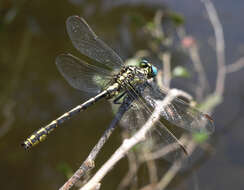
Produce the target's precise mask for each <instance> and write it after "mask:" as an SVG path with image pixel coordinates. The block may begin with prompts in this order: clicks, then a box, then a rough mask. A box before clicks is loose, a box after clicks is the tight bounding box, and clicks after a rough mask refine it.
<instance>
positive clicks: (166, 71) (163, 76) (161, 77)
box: [157, 51, 171, 88]
mask: <svg viewBox="0 0 244 190" xmlns="http://www.w3.org/2000/svg"><path fill="white" fill-rule="evenodd" d="M159 59H160V60H161V62H162V63H163V72H162V71H161V70H160V71H159V73H158V75H157V79H158V80H157V81H158V86H159V87H160V88H165V87H167V88H169V87H170V82H171V54H170V52H169V51H166V52H164V53H160V54H159ZM162 82H163V83H162Z"/></svg>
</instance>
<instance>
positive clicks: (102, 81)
mask: <svg viewBox="0 0 244 190" xmlns="http://www.w3.org/2000/svg"><path fill="white" fill-rule="evenodd" d="M56 65H57V67H58V70H59V72H60V73H61V74H62V76H63V77H64V78H65V79H66V80H67V81H68V83H69V84H70V85H71V86H72V87H74V88H76V89H78V90H82V91H86V92H92V93H97V92H99V91H100V90H101V89H102V88H103V87H104V86H105V85H106V84H107V83H108V81H109V79H110V77H111V76H110V73H109V72H108V71H107V70H104V69H102V68H98V67H96V66H94V65H91V64H88V63H87V62H85V61H83V60H80V59H79V58H77V57H75V56H73V55H71V54H61V55H59V56H58V57H57V58H56Z"/></svg>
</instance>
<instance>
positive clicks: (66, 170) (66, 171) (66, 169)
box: [57, 162, 73, 179]
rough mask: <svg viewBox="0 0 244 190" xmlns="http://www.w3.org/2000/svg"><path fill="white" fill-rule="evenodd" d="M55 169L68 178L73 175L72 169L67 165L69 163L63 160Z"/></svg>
mask: <svg viewBox="0 0 244 190" xmlns="http://www.w3.org/2000/svg"><path fill="white" fill-rule="evenodd" d="M57 169H58V170H59V171H60V172H61V173H63V174H64V175H65V176H66V178H67V179H68V178H70V177H71V176H72V175H73V170H72V168H71V167H70V166H69V164H67V163H65V162H61V163H59V164H58V165H57Z"/></svg>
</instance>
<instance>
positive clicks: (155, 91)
mask: <svg viewBox="0 0 244 190" xmlns="http://www.w3.org/2000/svg"><path fill="white" fill-rule="evenodd" d="M166 94H167V92H166V91H162V90H160V89H159V88H158V87H156V86H151V85H149V86H148V88H147V89H145V93H144V94H143V98H144V99H145V100H146V101H147V103H148V104H150V105H151V106H155V105H156V104H155V100H158V99H163V98H164V97H165V96H166ZM161 115H162V116H163V118H164V119H165V120H167V121H169V122H170V123H171V124H173V125H175V126H178V127H181V128H183V129H186V130H189V131H191V132H198V133H208V134H211V133H213V132H214V124H213V121H212V119H211V118H210V116H208V115H206V114H204V113H202V112H200V111H199V110H197V109H195V108H193V107H191V106H190V105H189V104H187V103H186V102H185V101H183V100H182V99H180V98H175V99H174V100H173V101H172V102H171V103H170V104H169V105H167V106H166V107H165V108H164V109H163V110H162V111H161Z"/></svg>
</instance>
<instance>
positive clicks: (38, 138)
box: [22, 88, 115, 149]
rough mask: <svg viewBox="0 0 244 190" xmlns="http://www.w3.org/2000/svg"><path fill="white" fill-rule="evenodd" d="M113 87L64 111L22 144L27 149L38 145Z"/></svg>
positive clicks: (109, 91) (106, 94) (104, 95)
mask: <svg viewBox="0 0 244 190" xmlns="http://www.w3.org/2000/svg"><path fill="white" fill-rule="evenodd" d="M112 90H115V88H114V89H112V88H109V89H107V90H104V91H102V92H101V93H99V94H98V95H96V96H94V97H93V98H90V99H89V100H87V101H86V102H84V103H83V104H80V105H78V106H76V107H75V108H73V109H72V110H70V111H68V112H66V113H64V114H63V115H62V116H60V117H59V118H57V119H56V120H53V121H52V122H51V123H50V124H48V125H46V126H45V127H42V128H40V129H39V130H37V131H36V132H34V133H33V134H32V135H30V136H29V137H28V138H27V139H26V140H25V141H24V142H23V143H22V146H23V147H24V148H25V149H30V148H31V147H33V146H35V145H37V144H38V143H40V142H42V141H44V140H45V139H46V138H47V136H48V135H49V134H50V133H51V132H52V131H53V130H54V129H55V128H57V127H58V126H59V125H60V124H61V123H63V122H64V121H67V120H68V119H70V118H71V117H72V116H73V115H75V114H77V113H79V112H80V111H81V110H85V109H87V108H88V107H89V106H91V105H92V104H94V103H95V102H97V101H98V100H100V99H102V98H104V97H106V96H108V94H109V93H111V92H112Z"/></svg>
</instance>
